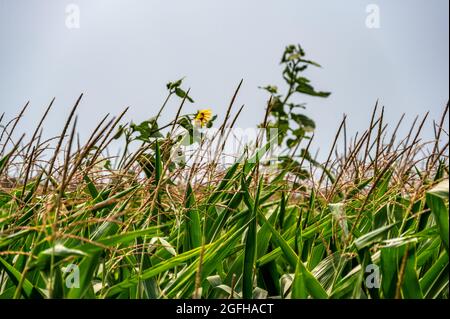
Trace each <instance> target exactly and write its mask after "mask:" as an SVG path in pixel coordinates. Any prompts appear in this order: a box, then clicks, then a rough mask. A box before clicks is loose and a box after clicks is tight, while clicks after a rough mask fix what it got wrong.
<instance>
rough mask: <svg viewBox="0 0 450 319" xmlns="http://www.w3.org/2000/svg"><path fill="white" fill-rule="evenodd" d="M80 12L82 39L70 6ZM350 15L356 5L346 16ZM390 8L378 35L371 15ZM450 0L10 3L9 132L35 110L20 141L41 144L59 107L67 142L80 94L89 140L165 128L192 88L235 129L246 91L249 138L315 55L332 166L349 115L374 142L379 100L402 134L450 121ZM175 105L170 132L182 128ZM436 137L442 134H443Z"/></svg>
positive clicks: (4, 90)
mask: <svg viewBox="0 0 450 319" xmlns="http://www.w3.org/2000/svg"><path fill="white" fill-rule="evenodd" d="M71 3H73V4H76V5H77V6H78V8H79V10H80V16H79V17H80V20H79V22H80V25H79V26H80V27H79V28H68V27H67V26H66V20H67V13H66V9H67V5H69V4H71ZM344 3H345V5H344ZM369 4H376V5H377V6H378V8H379V18H380V20H379V23H380V25H379V28H368V27H367V25H366V19H367V16H368V14H369V13H367V12H366V9H367V5H369ZM448 6H449V2H448V1H447V0H432V1H430V0H429V1H425V0H395V1H394V0H379V1H375V0H372V1H363V0H346V1H334V0H328V1H327V0H320V1H319V0H314V1H312V0H310V1H298V0H295V1H294V0H292V1H288V0H283V1H280V0H278V1H274V0H272V1H262V0H251V1H248V0H247V1H242V0H226V1H211V0H209V1H207V0H202V1H200V0H192V1H182V0H178V1H167V0H165V1H163V0H160V1H150V0H145V1H144V0H126V1H125V0H123V1H120V0H95V1H93V0H85V1H83V0H78V1H76V0H72V1H62V0H27V1H24V0H0V43H1V44H0V114H1V113H3V112H6V114H7V115H8V117H9V118H11V117H12V116H14V115H16V114H17V113H18V111H19V110H20V108H21V107H22V106H23V105H24V104H25V103H26V101H28V100H30V101H31V107H30V109H29V110H28V111H27V113H26V116H25V119H24V121H23V122H22V125H21V127H20V128H19V129H21V130H25V131H29V130H31V129H32V128H34V126H35V125H36V124H37V120H38V118H39V117H40V115H41V114H42V113H43V111H44V109H45V107H46V106H47V104H48V103H49V101H50V100H51V98H52V97H56V103H55V107H54V109H53V110H52V112H51V114H50V115H49V118H48V121H47V122H46V123H47V125H46V130H47V133H48V135H52V134H57V133H58V132H59V131H60V130H61V128H62V126H63V120H64V119H65V117H66V116H67V114H68V112H69V109H70V108H71V106H72V105H73V103H74V101H75V100H76V98H77V97H78V95H79V94H80V93H82V92H83V93H85V96H84V99H83V102H82V104H81V107H80V108H79V112H78V114H79V120H78V123H79V128H80V130H81V132H82V134H85V135H87V132H88V130H90V129H93V128H94V127H95V124H96V123H97V122H98V120H99V119H101V118H102V117H103V115H105V114H106V113H108V112H110V113H112V114H119V113H120V112H121V111H122V110H123V109H124V108H125V107H126V106H130V107H131V109H130V111H129V113H128V115H127V119H128V120H131V119H132V120H134V121H136V122H138V121H140V120H144V119H147V118H149V117H151V116H154V115H155V114H156V112H157V110H158V109H159V106H160V105H161V103H162V101H163V100H164V97H165V95H166V91H165V84H166V83H167V82H168V81H170V80H175V79H178V78H180V77H182V76H186V79H185V86H186V87H190V88H191V95H192V97H193V98H194V99H195V104H191V105H189V106H187V108H186V111H192V112H194V111H195V110H197V109H199V108H212V109H213V110H214V112H215V113H218V114H219V117H220V118H223V116H224V113H225V110H226V107H227V105H228V103H229V101H230V99H231V97H232V94H233V92H234V90H235V88H236V86H237V84H238V83H239V81H240V79H241V78H242V79H244V83H243V87H242V90H241V92H240V94H239V97H238V100H237V102H236V107H238V106H240V105H242V104H245V109H244V111H243V113H242V116H241V118H240V121H239V122H238V125H239V126H241V127H253V126H254V125H256V124H258V123H260V122H262V120H263V115H264V108H265V105H266V99H267V94H266V93H265V92H264V91H262V90H260V89H258V86H261V85H266V84H276V85H278V86H280V87H283V86H282V83H283V82H282V79H281V68H280V65H279V60H280V56H281V53H282V51H283V49H284V47H285V45H287V44H290V43H301V44H302V46H303V47H304V49H305V51H306V53H307V56H308V57H309V58H311V59H313V60H315V61H317V62H319V63H320V64H321V65H322V66H323V68H322V69H310V70H308V73H307V76H308V77H310V78H311V79H312V81H313V84H314V86H315V87H316V89H320V90H328V91H331V92H332V95H331V97H330V98H328V99H320V98H304V99H303V101H306V102H308V106H307V111H306V113H307V114H308V115H310V116H311V117H312V118H313V119H315V121H316V122H317V132H316V137H317V139H316V142H315V147H316V148H317V147H320V148H321V149H322V150H323V152H325V150H326V149H327V147H329V145H330V144H331V143H332V138H333V136H334V133H335V131H336V129H337V127H338V125H339V120H340V119H341V118H342V115H343V114H344V113H345V114H347V115H348V116H349V129H350V130H351V132H355V131H356V130H362V129H364V128H365V127H366V126H367V124H368V122H369V117H370V113H371V110H372V108H373V106H374V104H375V101H376V100H377V99H379V100H380V103H381V105H384V106H385V108H386V114H387V116H388V117H387V118H388V120H389V121H392V122H394V121H396V120H398V119H399V117H400V116H401V114H402V113H404V112H406V113H407V120H408V121H411V120H412V119H413V117H414V116H415V115H418V114H419V115H422V114H424V113H425V112H426V111H430V113H431V114H430V116H431V118H439V115H440V114H441V112H442V110H443V107H444V105H445V104H446V103H447V100H448V87H449V40H448V39H449V13H448V11H449V8H448ZM177 105H178V103H176V104H175V103H174V104H171V105H170V106H169V108H168V111H167V112H166V114H165V115H164V117H163V118H164V119H166V120H167V119H169V118H171V117H173V115H174V113H175V111H176V107H177ZM431 132H432V131H431V125H430V126H429V128H428V134H431Z"/></svg>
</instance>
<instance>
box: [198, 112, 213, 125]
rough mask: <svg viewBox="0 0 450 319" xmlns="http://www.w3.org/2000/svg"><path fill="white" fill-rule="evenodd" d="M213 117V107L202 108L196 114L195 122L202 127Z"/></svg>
mask: <svg viewBox="0 0 450 319" xmlns="http://www.w3.org/2000/svg"><path fill="white" fill-rule="evenodd" d="M211 118H212V111H211V109H206V110H200V111H198V112H197V115H196V116H195V123H196V124H197V125H199V126H201V127H203V126H205V125H206V124H207V123H208V122H209V121H210V120H211Z"/></svg>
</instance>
